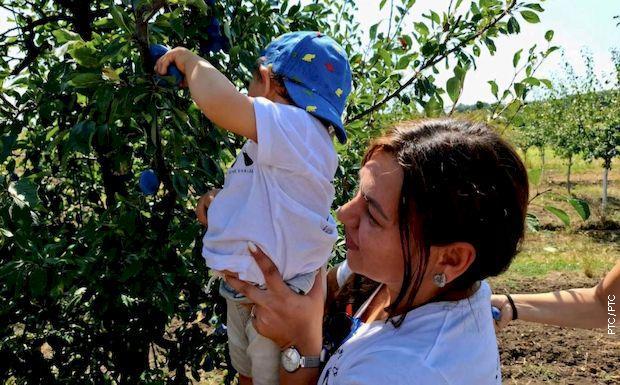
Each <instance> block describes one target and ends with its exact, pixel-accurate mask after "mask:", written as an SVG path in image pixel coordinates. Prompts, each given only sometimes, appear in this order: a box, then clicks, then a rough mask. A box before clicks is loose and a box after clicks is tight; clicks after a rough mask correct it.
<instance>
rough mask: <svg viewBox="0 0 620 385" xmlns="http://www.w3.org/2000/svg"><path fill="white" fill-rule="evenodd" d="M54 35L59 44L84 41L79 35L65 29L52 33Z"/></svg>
mask: <svg viewBox="0 0 620 385" xmlns="http://www.w3.org/2000/svg"><path fill="white" fill-rule="evenodd" d="M52 35H54V37H55V38H56V41H57V42H58V44H64V43H66V42H69V41H74V40H82V38H81V37H80V35H79V34H77V33H75V32H73V31H69V30H68V29H64V28H60V29H57V30H54V31H52Z"/></svg>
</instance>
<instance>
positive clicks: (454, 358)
mask: <svg viewBox="0 0 620 385" xmlns="http://www.w3.org/2000/svg"><path fill="white" fill-rule="evenodd" d="M318 383H319V384H320V385H365V384H368V385H370V384H372V385H375V384H389V385H404V384H416V385H447V384H449V385H457V384H462V385H474V384H475V385H487V384H494V385H501V383H502V381H501V373H500V363H499V352H498V349H497V341H496V339H495V330H494V328H493V319H492V315H491V289H490V288H489V285H488V284H487V283H486V282H482V284H481V286H480V288H479V289H478V291H476V293H474V294H473V295H472V296H471V297H469V298H467V299H463V300H460V301H455V302H434V303H429V304H426V305H423V306H421V307H419V308H417V309H414V310H411V311H410V312H409V313H408V314H407V317H406V318H405V320H404V322H403V324H402V325H401V326H400V327H399V328H395V327H394V326H393V325H392V324H391V323H390V322H388V323H385V321H374V322H370V323H364V324H362V325H361V326H360V327H359V328H358V329H357V331H356V332H355V334H353V336H352V337H350V338H349V339H348V340H347V341H346V342H345V343H344V344H343V345H342V346H341V347H340V348H339V349H338V350H337V351H336V353H334V355H332V357H331V358H330V359H329V361H328V362H327V365H326V366H325V368H324V370H323V372H322V374H321V378H320V380H319V382H318Z"/></svg>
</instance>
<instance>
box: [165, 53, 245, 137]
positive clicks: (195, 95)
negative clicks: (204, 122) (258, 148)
mask: <svg viewBox="0 0 620 385" xmlns="http://www.w3.org/2000/svg"><path fill="white" fill-rule="evenodd" d="M172 63H174V64H175V65H176V66H177V68H178V69H179V71H181V73H183V75H184V77H185V79H184V83H185V84H186V85H187V86H188V87H189V91H190V93H191V95H192V99H194V102H196V104H197V105H198V107H199V108H200V110H201V111H202V112H203V113H204V114H205V115H206V116H207V118H209V120H211V121H212V122H213V123H215V124H216V125H218V126H220V127H222V128H224V129H226V130H228V131H231V132H234V133H235V134H237V135H241V136H244V137H246V138H248V139H252V140H253V141H256V118H255V116H254V106H253V100H252V98H251V97H249V96H247V95H244V94H242V93H241V92H239V91H238V90H237V88H235V86H234V85H233V84H232V83H231V82H230V81H229V80H228V79H227V78H226V76H224V75H223V74H222V73H221V72H220V71H218V70H217V69H216V68H215V67H213V66H212V65H211V64H210V63H209V62H208V61H207V60H205V59H203V58H201V57H200V56H198V55H196V54H195V53H193V52H191V51H190V50H188V49H187V48H183V47H176V48H173V49H171V50H170V51H168V52H166V54H165V55H163V56H162V57H161V58H159V60H157V63H156V64H155V71H156V72H157V73H158V74H160V75H165V74H166V72H167V70H168V66H169V65H170V64H172Z"/></svg>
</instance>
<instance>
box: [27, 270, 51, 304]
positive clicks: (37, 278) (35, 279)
mask: <svg viewBox="0 0 620 385" xmlns="http://www.w3.org/2000/svg"><path fill="white" fill-rule="evenodd" d="M29 286H30V293H31V294H32V295H33V296H35V297H39V296H40V295H42V294H43V292H44V291H45V287H46V286H47V273H46V272H45V270H43V269H41V268H39V267H37V268H35V269H34V270H32V271H31V272H30V277H29Z"/></svg>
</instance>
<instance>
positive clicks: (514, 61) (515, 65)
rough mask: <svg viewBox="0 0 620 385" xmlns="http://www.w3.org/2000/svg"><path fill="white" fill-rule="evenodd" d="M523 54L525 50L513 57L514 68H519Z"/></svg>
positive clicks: (519, 51)
mask: <svg viewBox="0 0 620 385" xmlns="http://www.w3.org/2000/svg"><path fill="white" fill-rule="evenodd" d="M521 52H523V49H520V50H518V51H517V52H515V55H514V56H513V57H512V66H513V67H514V68H517V65H519V60H521Z"/></svg>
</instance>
